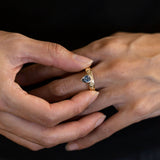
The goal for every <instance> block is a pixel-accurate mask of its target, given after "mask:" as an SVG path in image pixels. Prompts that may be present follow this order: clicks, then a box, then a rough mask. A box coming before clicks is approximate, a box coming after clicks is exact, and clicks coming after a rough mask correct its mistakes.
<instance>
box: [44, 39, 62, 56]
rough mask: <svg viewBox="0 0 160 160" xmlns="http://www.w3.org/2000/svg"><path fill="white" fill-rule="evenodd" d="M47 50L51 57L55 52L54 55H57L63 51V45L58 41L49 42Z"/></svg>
mask: <svg viewBox="0 0 160 160" xmlns="http://www.w3.org/2000/svg"><path fill="white" fill-rule="evenodd" d="M46 46H47V52H48V53H49V55H50V56H51V57H53V53H56V54H54V55H57V54H59V53H62V51H63V47H62V46H61V45H59V44H57V43H52V42H47V45H46Z"/></svg>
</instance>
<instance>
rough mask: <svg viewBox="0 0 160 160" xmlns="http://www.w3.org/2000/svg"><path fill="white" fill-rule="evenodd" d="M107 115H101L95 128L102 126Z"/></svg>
mask: <svg viewBox="0 0 160 160" xmlns="http://www.w3.org/2000/svg"><path fill="white" fill-rule="evenodd" d="M105 118H106V116H105V115H104V116H103V117H101V118H100V119H99V120H98V121H97V122H96V125H95V128H97V127H98V126H100V125H101V124H102V123H103V121H104V120H105Z"/></svg>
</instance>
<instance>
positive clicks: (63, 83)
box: [29, 66, 106, 102]
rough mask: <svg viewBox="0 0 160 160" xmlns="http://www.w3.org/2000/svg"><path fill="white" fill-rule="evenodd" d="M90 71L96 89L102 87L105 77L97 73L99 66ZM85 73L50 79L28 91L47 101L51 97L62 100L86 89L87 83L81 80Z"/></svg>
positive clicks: (51, 99) (50, 100) (51, 98)
mask: <svg viewBox="0 0 160 160" xmlns="http://www.w3.org/2000/svg"><path fill="white" fill-rule="evenodd" d="M92 72H93V76H94V81H95V86H96V89H97V90H98V89H99V88H103V87H104V86H105V83H106V82H105V81H106V80H105V79H106V78H105V77H104V78H103V77H102V75H100V74H99V73H100V72H99V67H98V66H96V67H93V68H92ZM85 75H86V73H85V72H81V73H76V74H73V75H70V76H68V77H65V78H62V79H59V80H55V81H52V82H50V83H48V84H47V85H44V86H42V87H40V88H37V89H34V90H32V91H30V92H29V93H30V94H33V95H36V96H38V97H41V98H43V99H45V100H47V101H49V102H53V99H54V100H55V101H59V100H64V99H66V98H69V97H71V96H73V95H75V94H76V93H79V92H81V91H83V90H88V84H86V83H84V82H82V81H81V79H82V77H83V76H85Z"/></svg>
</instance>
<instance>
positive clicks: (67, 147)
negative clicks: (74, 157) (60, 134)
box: [66, 143, 79, 151]
mask: <svg viewBox="0 0 160 160" xmlns="http://www.w3.org/2000/svg"><path fill="white" fill-rule="evenodd" d="M78 149H79V147H78V145H77V144H76V143H71V144H69V145H67V146H66V150H67V151H73V150H78Z"/></svg>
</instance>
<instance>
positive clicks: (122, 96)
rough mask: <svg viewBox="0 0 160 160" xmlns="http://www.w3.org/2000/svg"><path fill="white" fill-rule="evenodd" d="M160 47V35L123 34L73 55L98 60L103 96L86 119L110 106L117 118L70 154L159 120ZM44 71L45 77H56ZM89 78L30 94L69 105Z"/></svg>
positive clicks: (79, 142)
mask: <svg viewBox="0 0 160 160" xmlns="http://www.w3.org/2000/svg"><path fill="white" fill-rule="evenodd" d="M159 44H160V34H141V33H138V34H131V33H118V34H115V35H113V36H111V37H106V38H103V39H100V40H97V41H95V42H93V43H91V44H89V45H87V46H85V47H83V48H81V49H78V50H76V51H74V52H75V53H77V54H79V55H84V56H86V57H89V58H91V59H93V60H94V67H93V68H92V70H93V74H94V77H95V86H96V89H97V90H99V92H100V94H99V96H98V98H97V99H96V101H94V103H92V104H91V105H90V106H89V107H88V108H87V109H86V110H85V111H84V112H83V114H81V115H85V114H89V113H92V112H96V111H99V110H101V109H103V108H106V107H108V106H110V105H114V106H115V108H116V109H117V110H118V113H116V114H115V115H113V116H112V117H111V118H109V119H107V120H106V121H105V122H104V123H103V124H102V125H101V126H100V127H98V128H97V129H95V130H94V131H93V132H92V133H90V134H89V135H87V136H86V137H83V138H80V139H78V140H75V141H73V142H70V143H69V144H68V145H67V146H66V148H67V150H79V149H83V148H87V147H89V146H91V145H93V144H95V143H97V142H98V141H101V140H103V139H105V138H107V137H109V136H111V135H112V134H113V133H115V132H117V131H119V130H121V129H122V128H124V127H126V126H129V125H130V124H133V123H136V122H139V121H141V120H144V119H147V118H151V117H155V116H158V115H160V69H159V68H160V45H159ZM34 67H35V66H34ZM43 69H44V67H41V68H37V72H38V73H42V72H43ZM45 69H46V68H45ZM48 70H49V69H48ZM45 71H46V73H45V74H46V75H47V73H51V71H47V69H46V70H45ZM25 72H26V73H28V71H27V68H26V70H25V71H24V72H23V74H21V76H22V77H26V76H25ZM84 75H85V73H84V72H81V73H77V74H73V75H70V76H68V77H66V78H64V79H60V80H56V81H53V82H51V83H50V84H48V85H46V86H43V87H41V88H38V89H36V90H33V91H31V92H32V94H35V95H38V96H40V97H43V98H45V99H47V100H50V99H51V97H52V98H54V97H56V98H57V99H58V100H60V99H64V98H67V97H70V96H72V95H74V94H75V93H78V92H80V91H82V90H86V89H87V88H88V86H87V85H86V84H84V83H82V82H81V81H80V79H81V77H83V76H84ZM27 76H28V75H27ZM42 77H43V76H42V75H41V79H44V78H45V76H44V77H43V78H42ZM73 84H74V87H73Z"/></svg>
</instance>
